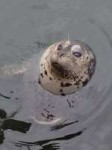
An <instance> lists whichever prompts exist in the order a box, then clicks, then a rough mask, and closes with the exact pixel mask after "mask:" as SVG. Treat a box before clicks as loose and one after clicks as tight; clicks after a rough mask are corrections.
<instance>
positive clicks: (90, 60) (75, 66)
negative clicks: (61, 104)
mask: <svg viewBox="0 0 112 150" xmlns="http://www.w3.org/2000/svg"><path fill="white" fill-rule="evenodd" d="M95 66H96V58H95V54H94V53H93V51H92V49H91V48H90V47H89V46H88V45H87V44H86V43H84V42H81V41H60V42H57V43H54V44H53V45H51V46H50V47H48V48H47V49H46V50H45V52H44V54H43V55H42V58H41V60H40V75H39V83H40V84H41V86H42V87H43V88H45V89H46V90H48V91H49V92H51V93H53V94H55V95H63V96H64V95H68V94H72V93H74V92H76V91H77V90H78V89H80V88H82V87H83V86H85V85H86V84H87V83H88V81H89V80H90V79H91V77H92V75H93V74H94V71H95Z"/></svg>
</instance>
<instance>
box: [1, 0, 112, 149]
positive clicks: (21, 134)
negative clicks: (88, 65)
mask: <svg viewBox="0 0 112 150" xmlns="http://www.w3.org/2000/svg"><path fill="white" fill-rule="evenodd" d="M111 8H112V1H111V0H106V1H104V0H97V1H92V0H46V1H44V0H32V1H31V0H24V1H23V0H19V1H17V0H1V1H0V67H1V68H2V69H0V143H1V144H0V149H1V150H30V149H31V150H37V149H38V150H57V149H60V150H66V149H71V150H74V149H76V150H94V149H96V150H97V149H98V150H111V149H112V142H111V138H112V117H111V113H112V69H111V68H112V29H111V26H112V9H111ZM68 33H69V35H70V38H71V39H77V40H82V41H85V42H86V43H88V44H89V45H90V46H91V47H92V49H93V50H94V52H95V54H96V58H97V67H96V72H95V74H94V76H93V78H92V80H91V81H90V82H89V84H88V85H87V86H86V87H84V88H83V89H82V90H80V91H79V92H78V93H76V94H74V95H71V96H67V97H57V96H52V95H51V94H49V93H47V92H46V91H44V90H43V89H41V87H39V85H37V83H36V80H37V74H38V60H39V58H40V55H41V53H42V51H43V49H44V48H46V47H47V46H48V45H50V44H51V43H54V42H56V41H59V40H63V39H67V35H68ZM27 68H29V69H27ZM34 68H35V69H34ZM1 70H2V71H3V72H5V74H7V73H9V72H10V74H9V75H3V73H2V71H1ZM8 71H9V72H8ZM11 71H12V72H11ZM15 72H16V75H13V74H15ZM34 117H35V119H34ZM42 118H44V120H43V119H42Z"/></svg>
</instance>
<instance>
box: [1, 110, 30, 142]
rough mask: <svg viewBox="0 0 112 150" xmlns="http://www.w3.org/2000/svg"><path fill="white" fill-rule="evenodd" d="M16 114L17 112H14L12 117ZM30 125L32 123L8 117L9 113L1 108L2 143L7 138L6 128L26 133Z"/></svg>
mask: <svg viewBox="0 0 112 150" xmlns="http://www.w3.org/2000/svg"><path fill="white" fill-rule="evenodd" d="M15 114H16V113H13V114H12V115H11V116H10V117H13V116H14V115H15ZM30 126H31V123H26V122H23V121H19V120H14V119H10V118H9V117H7V113H6V112H5V111H4V110H3V109H0V144H2V143H3V141H4V139H5V137H4V131H5V130H7V129H10V130H13V131H19V132H22V133H26V132H27V131H28V130H29V128H30Z"/></svg>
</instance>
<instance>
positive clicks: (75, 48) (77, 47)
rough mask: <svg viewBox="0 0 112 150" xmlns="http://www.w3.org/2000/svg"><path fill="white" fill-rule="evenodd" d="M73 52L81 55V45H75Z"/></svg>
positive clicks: (75, 54)
mask: <svg viewBox="0 0 112 150" xmlns="http://www.w3.org/2000/svg"><path fill="white" fill-rule="evenodd" d="M71 52H72V55H74V56H75V57H81V47H80V46H79V45H74V46H73V47H72V48H71Z"/></svg>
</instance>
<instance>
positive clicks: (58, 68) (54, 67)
mask: <svg viewBox="0 0 112 150" xmlns="http://www.w3.org/2000/svg"><path fill="white" fill-rule="evenodd" d="M51 72H53V73H54V74H55V75H56V76H58V77H60V78H64V77H67V76H69V73H70V71H68V70H67V69H65V67H64V66H62V65H61V64H59V63H58V62H52V63H51Z"/></svg>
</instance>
